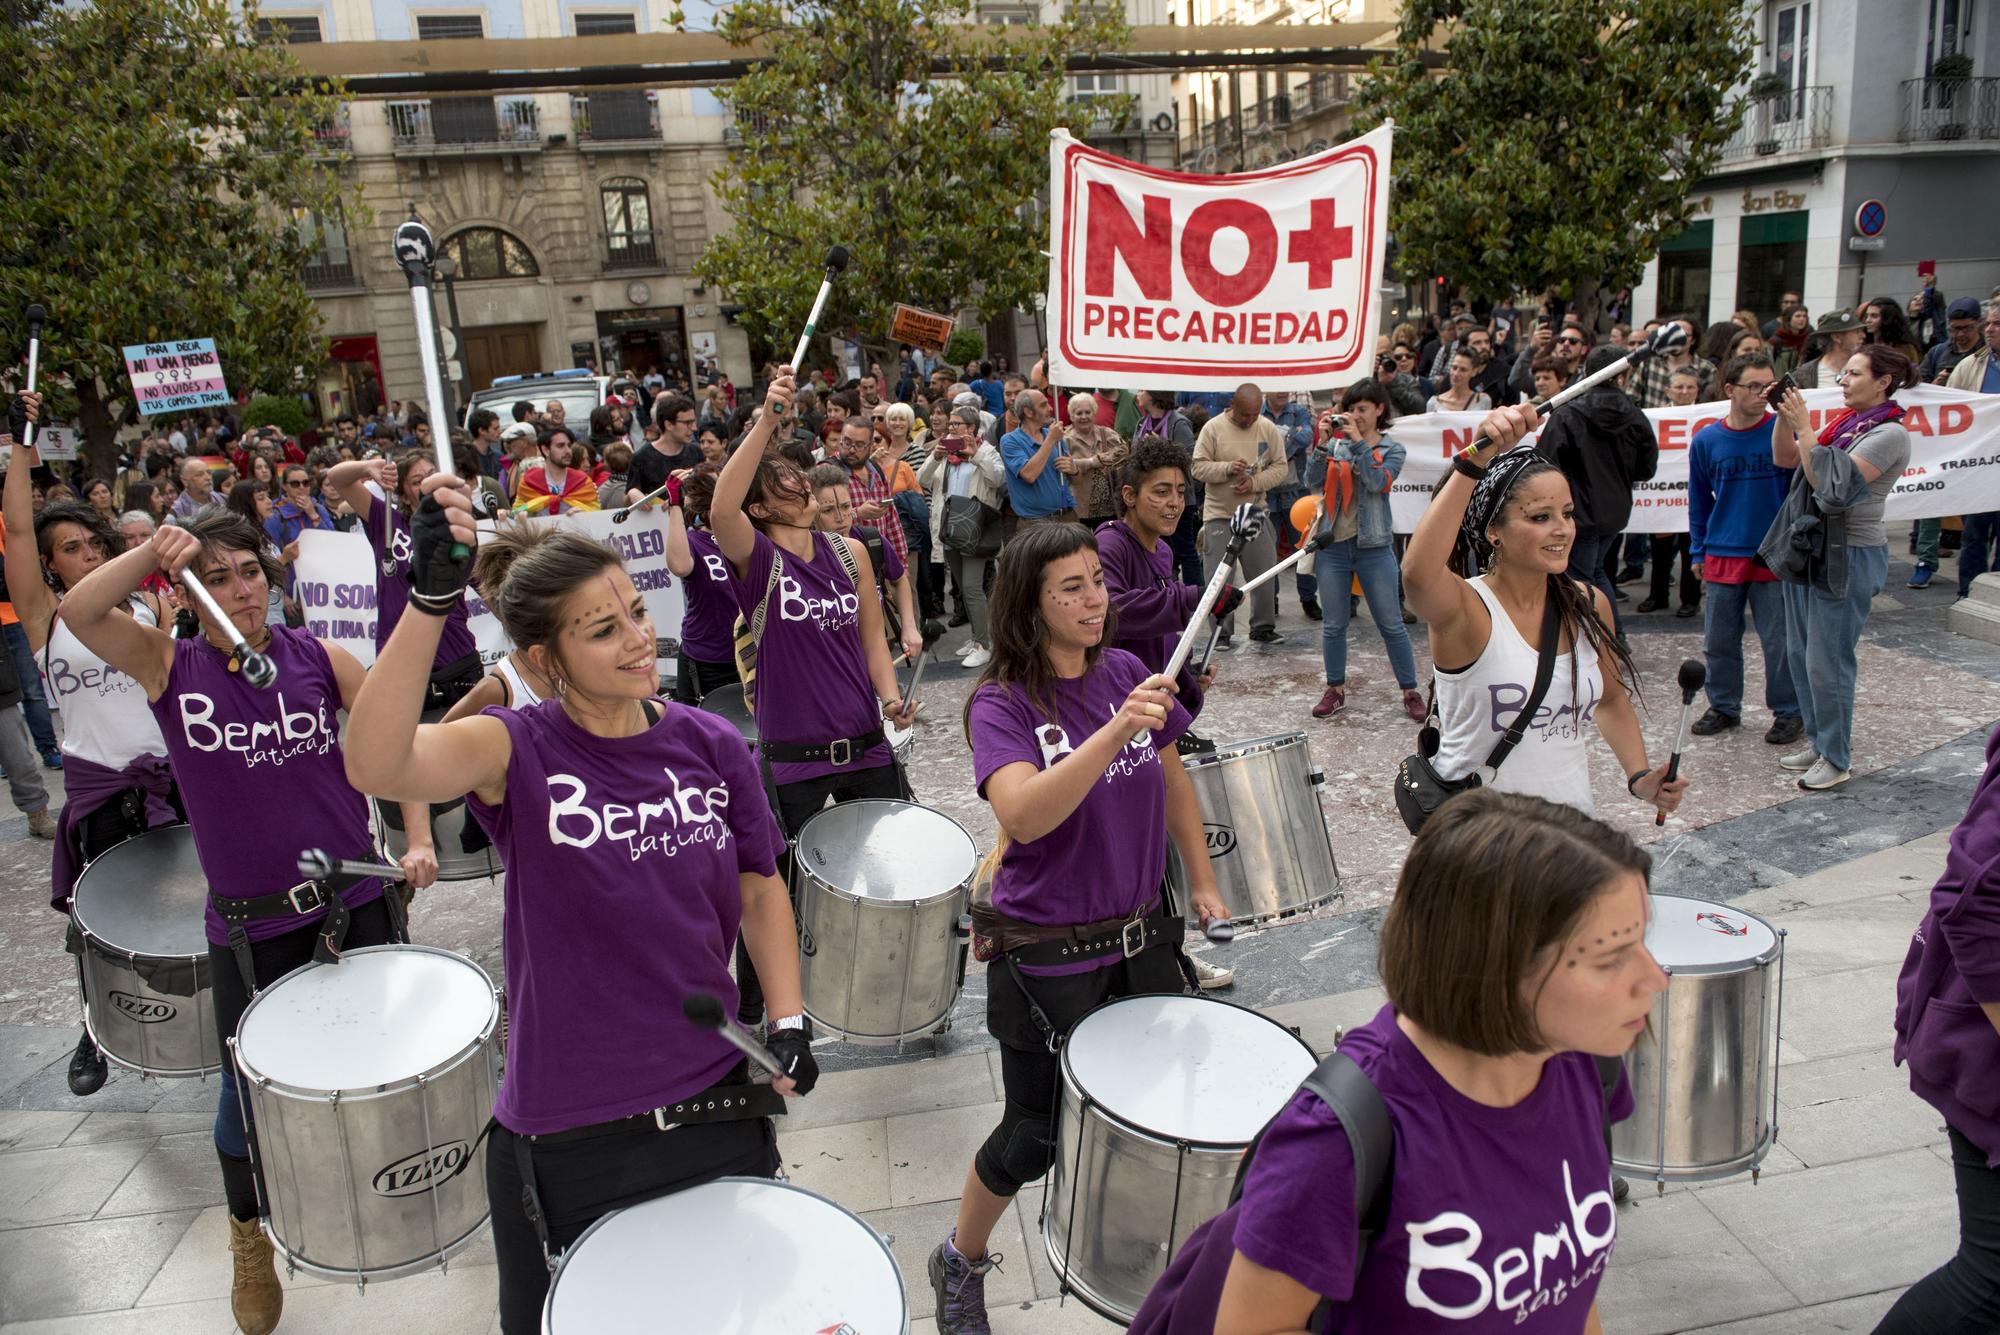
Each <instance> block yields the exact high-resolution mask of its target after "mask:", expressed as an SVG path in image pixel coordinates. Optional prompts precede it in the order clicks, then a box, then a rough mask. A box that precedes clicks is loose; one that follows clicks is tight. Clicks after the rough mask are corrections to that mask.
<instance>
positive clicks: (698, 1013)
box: [681, 254, 845, 1080]
mask: <svg viewBox="0 0 2000 1335" xmlns="http://www.w3.org/2000/svg"><path fill="white" fill-rule="evenodd" d="M843 258H845V256H844V254H843ZM681 1013H682V1014H683V1015H685V1016H687V1017H688V1019H689V1020H690V1021H691V1022H693V1024H694V1027H695V1028H697V1029H708V1030H713V1031H714V1032H715V1033H718V1034H721V1035H722V1036H723V1037H724V1038H726V1039H728V1040H729V1042H730V1043H731V1044H732V1045H733V1046H734V1047H735V1048H736V1049H737V1050H738V1051H740V1052H741V1053H742V1054H743V1055H744V1056H746V1057H748V1058H749V1059H750V1060H751V1061H753V1062H756V1063H757V1064H758V1065H759V1066H761V1067H763V1068H764V1069H765V1070H767V1071H769V1072H770V1073H771V1075H772V1077H773V1078H774V1079H778V1080H783V1079H786V1078H787V1077H786V1072H785V1068H784V1067H782V1066H780V1065H778V1059H777V1058H776V1057H773V1056H772V1055H771V1050H770V1049H769V1048H767V1047H765V1046H764V1045H763V1044H762V1043H759V1042H758V1041H757V1040H756V1038H755V1037H754V1036H753V1035H752V1034H751V1033H750V1031H749V1030H748V1029H745V1028H744V1027H743V1026H742V1025H740V1024H738V1023H736V1021H734V1020H732V1019H730V1018H729V1017H728V1016H727V1015H726V1014H724V1013H723V1010H722V998H721V997H718V996H716V995H715V993H713V992H690V993H688V994H687V997H686V999H685V1000H683V1001H682V1002H681Z"/></svg>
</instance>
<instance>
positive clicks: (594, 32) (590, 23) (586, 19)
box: [576, 14, 639, 37]
mask: <svg viewBox="0 0 2000 1335" xmlns="http://www.w3.org/2000/svg"><path fill="white" fill-rule="evenodd" d="M637 31H639V20H638V18H637V16H635V15H632V14H578V15H577V16H576V35H577V36H578V37H618V36H622V35H624V34H626V33H635V32H637Z"/></svg>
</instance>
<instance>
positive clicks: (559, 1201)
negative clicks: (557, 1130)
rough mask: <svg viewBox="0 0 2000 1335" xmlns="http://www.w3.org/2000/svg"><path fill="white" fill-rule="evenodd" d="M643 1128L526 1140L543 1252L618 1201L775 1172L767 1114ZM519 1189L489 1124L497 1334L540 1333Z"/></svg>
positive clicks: (514, 1165)
mask: <svg viewBox="0 0 2000 1335" xmlns="http://www.w3.org/2000/svg"><path fill="white" fill-rule="evenodd" d="M642 1126H643V1129H640V1130H627V1131H619V1132H614V1133H612V1134H608V1135H603V1136H595V1137H592V1138H590V1139H587V1140H573V1141H566V1142H563V1143H561V1144H553V1145H552V1144H549V1143H548V1142H546V1141H541V1140H536V1139H534V1138H533V1137H529V1138H528V1141H529V1145H530V1158H531V1160H532V1162H533V1166H534V1174H535V1194H536V1196H537V1197H538V1198H539V1200H540V1202H541V1208H542V1213H543V1217H544V1218H545V1219H546V1220H547V1221H548V1230H549V1248H550V1250H551V1251H554V1252H558V1253H560V1252H561V1251H562V1249H563V1248H565V1247H568V1246H569V1245H570V1244H571V1243H573V1242H575V1241H576V1240H577V1238H578V1237H579V1236H580V1235H581V1234H582V1233H583V1231H584V1230H585V1229H586V1228H589V1227H590V1226H591V1224H593V1223H595V1222H596V1221H597V1220H598V1219H599V1218H601V1217H603V1216H604V1215H607V1214H609V1213H611V1212H612V1211H613V1210H617V1209H621V1208H623V1207H624V1206H627V1205H636V1204H638V1203H639V1202H640V1201H647V1200H651V1199H653V1198H654V1197H656V1196H665V1195H668V1194H670V1193H672V1192H676V1191H683V1190H685V1189H687V1188H688V1187H694V1186H700V1185H701V1184H702V1183H704V1182H712V1181H714V1180H715V1179H716V1178H718V1177H732V1176H733V1177H772V1176H775V1175H776V1174H777V1171H778V1141H777V1136H776V1134H775V1133H774V1132H773V1131H772V1129H771V1119H770V1118H768V1117H758V1118H752V1119H750V1120H747V1121H741V1122H708V1123H704V1124H702V1125H700V1126H683V1127H677V1128H675V1129H674V1130H672V1131H660V1130H658V1129H657V1128H655V1127H654V1126H653V1125H652V1124H651V1123H650V1122H648V1123H644V1124H642ZM522 1187H523V1183H522V1181H521V1172H520V1166H519V1159H518V1156H517V1154H516V1149H515V1135H514V1133H513V1132H512V1131H509V1130H508V1129H507V1128H506V1127H504V1126H501V1125H499V1124H498V1123H495V1124H494V1127H493V1131H492V1133H491V1134H490V1135H489V1136H488V1137H487V1141H486V1198H487V1201H488V1203H489V1204H490V1205H491V1207H492V1210H493V1253H494V1257H495V1259H496V1260H497V1261H498V1262H499V1269H500V1276H499V1278H500V1330H501V1332H502V1335H539V1332H540V1331H541V1329H542V1303H543V1302H544V1301H545V1300H546V1299H547V1297H548V1292H549V1269H548V1264H547V1262H546V1261H545V1259H544V1258H543V1255H542V1240H541V1236H540V1234H538V1233H537V1232H536V1231H535V1226H534V1224H533V1223H532V1222H531V1221H530V1220H529V1218H528V1213H527V1209H526V1207H525V1205H524V1204H523V1200H522ZM717 1222H718V1224H720V1223H722V1222H724V1221H720V1220H718V1221H717ZM672 1326H673V1321H672V1318H671V1315H670V1314H668V1313H664V1312H663V1313H661V1314H660V1329H662V1330H667V1329H671V1328H672Z"/></svg>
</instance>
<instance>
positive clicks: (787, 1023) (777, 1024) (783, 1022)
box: [765, 1015, 806, 1034]
mask: <svg viewBox="0 0 2000 1335" xmlns="http://www.w3.org/2000/svg"><path fill="white" fill-rule="evenodd" d="M805 1027H806V1017H805V1016H803V1015H780V1016H779V1017H778V1018H777V1019H775V1020H773V1021H771V1023H770V1024H769V1025H767V1026H765V1028H766V1029H767V1031H768V1032H770V1033H773V1034H775V1033H777V1032H778V1031H779V1030H781V1029H803V1028H805Z"/></svg>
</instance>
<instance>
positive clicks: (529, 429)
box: [500, 422, 537, 441]
mask: <svg viewBox="0 0 2000 1335" xmlns="http://www.w3.org/2000/svg"><path fill="white" fill-rule="evenodd" d="M535 434H537V433H536V431H535V424H534V423H533V422H516V423H514V424H513V425H512V426H510V427H508V428H507V429H506V430H505V431H502V432H501V433H500V439H501V440H503V441H506V440H519V439H520V438H521V437H523V436H532V435H535Z"/></svg>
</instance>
